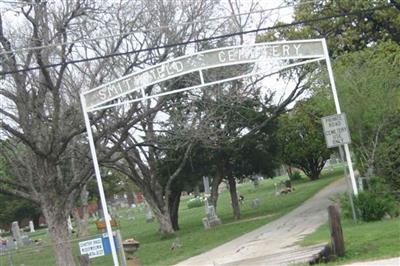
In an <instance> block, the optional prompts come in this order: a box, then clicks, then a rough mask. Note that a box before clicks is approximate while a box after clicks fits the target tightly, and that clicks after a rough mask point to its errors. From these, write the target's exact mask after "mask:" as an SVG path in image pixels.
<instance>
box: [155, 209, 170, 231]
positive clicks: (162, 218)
mask: <svg viewBox="0 0 400 266" xmlns="http://www.w3.org/2000/svg"><path fill="white" fill-rule="evenodd" d="M154 216H156V218H157V220H158V222H159V224H160V233H161V234H162V235H163V236H170V235H174V234H175V230H174V228H173V225H172V221H171V216H170V215H169V212H168V211H167V212H161V211H160V210H156V211H155V212H154Z"/></svg>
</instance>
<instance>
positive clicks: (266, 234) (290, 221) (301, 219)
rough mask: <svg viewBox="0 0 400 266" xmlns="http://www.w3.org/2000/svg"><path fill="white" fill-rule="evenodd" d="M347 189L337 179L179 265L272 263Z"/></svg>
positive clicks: (325, 215)
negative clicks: (268, 220)
mask: <svg viewBox="0 0 400 266" xmlns="http://www.w3.org/2000/svg"><path fill="white" fill-rule="evenodd" d="M345 190H346V184H345V180H344V179H341V180H338V181H336V182H334V183H332V184H330V185H329V186H327V187H326V188H324V189H322V190H321V191H320V192H318V193H317V194H316V195H315V196H314V197H312V198H311V199H309V200H307V201H306V202H305V203H304V204H302V205H301V206H300V207H298V208H297V209H295V210H293V211H292V212H290V213H288V214H286V215H285V216H283V217H281V218H279V219H278V220H275V221H273V222H271V223H268V224H266V225H264V226H262V227H260V228H258V229H256V230H254V231H252V232H250V233H247V234H245V235H243V236H241V237H239V238H236V239H234V240H232V241H230V242H227V243H225V244H223V245H221V246H218V247H216V248H214V249H212V250H210V251H208V252H205V253H203V254H200V255H198V256H195V257H192V258H189V259H187V260H185V261H182V262H180V263H178V264H177V265H179V266H184V265H187V266H189V265H191V266H192V265H195V266H206V265H224V264H229V265H271V264H270V263H268V259H269V258H271V257H273V256H271V255H272V254H278V253H279V254H286V255H287V254H290V253H291V252H297V251H298V250H299V248H300V247H299V246H297V245H295V243H296V242H297V241H299V240H301V239H302V238H304V236H306V235H308V234H310V233H312V232H313V231H314V230H316V229H317V228H318V227H319V226H320V225H321V224H323V223H325V222H326V221H327V219H328V212H327V207H328V206H329V204H331V203H332V202H331V201H330V198H331V197H333V196H334V195H336V194H338V193H342V192H344V191H345ZM275 259H276V256H275V257H274V261H275ZM271 262H272V261H271ZM275 264H277V263H275Z"/></svg>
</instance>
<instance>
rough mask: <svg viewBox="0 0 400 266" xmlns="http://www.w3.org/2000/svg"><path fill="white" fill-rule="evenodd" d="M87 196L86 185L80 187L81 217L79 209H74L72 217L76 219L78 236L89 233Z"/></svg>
mask: <svg viewBox="0 0 400 266" xmlns="http://www.w3.org/2000/svg"><path fill="white" fill-rule="evenodd" d="M88 198H89V192H88V191H87V190H86V186H85V187H84V188H83V189H82V191H81V194H80V200H81V206H82V207H81V209H82V217H81V216H80V215H79V209H78V208H75V209H74V218H75V221H76V227H77V231H78V237H85V236H88V235H89V228H88V223H89V210H88Z"/></svg>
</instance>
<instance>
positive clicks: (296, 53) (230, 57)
mask: <svg viewBox="0 0 400 266" xmlns="http://www.w3.org/2000/svg"><path fill="white" fill-rule="evenodd" d="M288 59H293V60H295V59H301V60H302V61H299V62H295V63H290V64H287V65H284V66H278V67H275V68H272V69H268V71H265V70H260V71H253V72H251V73H246V74H243V75H239V76H235V77H230V78H225V79H221V80H216V81H210V82H206V81H205V79H204V76H203V70H206V69H210V68H217V67H224V66H232V65H239V64H251V63H257V62H262V61H277V60H288ZM322 60H325V61H326V65H327V69H328V74H329V80H330V84H331V89H332V94H333V99H334V102H335V108H336V113H337V114H340V113H341V109H340V104H339V99H338V96H337V92H336V86H335V81H334V78H333V71H332V66H331V61H330V58H329V53H328V48H327V45H326V41H325V39H312V40H297V41H280V42H265V43H257V44H252V45H241V46H229V47H222V48H218V49H212V50H207V51H202V52H199V53H195V54H192V55H187V56H182V57H178V58H175V59H172V60H169V61H166V62H163V63H160V64H158V65H155V66H152V67H149V68H146V69H144V70H142V71H139V72H135V73H132V74H129V75H126V76H124V77H121V78H119V79H116V80H114V81H111V82H109V83H106V84H103V85H101V86H99V87H96V88H93V89H90V90H87V91H85V92H82V93H81V95H80V98H81V104H82V109H83V115H84V119H85V125H86V129H87V134H88V138H89V145H90V151H91V154H92V159H93V164H94V170H95V175H96V179H97V185H98V189H99V194H100V199H101V204H102V208H103V213H104V218H105V222H106V227H107V234H108V237H109V240H110V245H111V252H112V256H113V261H114V265H116V266H117V265H119V262H118V256H117V253H116V248H115V245H114V241H113V236H112V230H111V225H110V220H111V217H110V215H109V213H108V210H107V203H106V199H105V196H104V190H103V183H102V179H101V175H100V168H99V164H98V161H97V155H96V149H95V145H94V141H93V133H92V128H91V125H90V121H89V116H88V113H89V112H94V111H99V110H103V109H107V108H112V107H116V106H119V105H123V104H127V103H133V102H138V101H142V100H146V99H152V98H156V97H160V96H165V95H169V94H174V93H179V92H183V91H188V90H192V89H198V88H204V87H207V86H211V85H215V84H220V83H223V82H227V81H232V80H237V79H241V78H245V77H251V76H255V75H260V74H264V75H266V74H273V73H277V72H279V71H282V70H284V69H287V68H291V67H294V66H299V65H304V64H308V63H312V62H318V61H322ZM195 72H198V73H199V76H200V82H201V83H200V84H199V85H195V86H190V87H186V88H181V89H175V90H171V91H162V90H161V91H158V92H157V91H156V92H155V93H152V94H146V92H145V89H146V87H148V86H150V85H154V84H157V83H160V82H162V81H166V80H169V79H173V78H175V77H179V76H182V75H185V74H189V73H195ZM128 94H130V95H131V98H130V99H128V100H121V101H117V102H115V100H116V99H120V98H121V97H123V96H125V95H128ZM344 149H345V154H346V158H347V166H348V168H349V172H350V179H351V184H352V188H353V192H354V194H355V195H357V194H358V191H357V186H356V182H355V177H354V170H353V166H352V162H351V157H350V150H349V147H348V145H347V144H345V145H344Z"/></svg>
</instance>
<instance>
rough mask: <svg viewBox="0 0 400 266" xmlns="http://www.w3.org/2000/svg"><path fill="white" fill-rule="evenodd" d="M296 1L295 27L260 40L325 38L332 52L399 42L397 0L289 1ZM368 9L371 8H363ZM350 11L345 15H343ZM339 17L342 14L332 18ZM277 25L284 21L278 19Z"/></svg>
mask: <svg viewBox="0 0 400 266" xmlns="http://www.w3.org/2000/svg"><path fill="white" fill-rule="evenodd" d="M286 2H287V3H288V4H295V5H296V7H295V8H294V16H293V18H294V21H296V22H301V21H305V23H299V24H298V25H296V26H294V27H283V28H278V29H277V30H276V31H272V32H270V33H268V34H266V35H264V36H262V37H261V38H260V39H263V40H271V39H311V38H326V39H327V41H328V47H329V50H330V51H331V54H332V55H333V56H334V57H336V56H337V55H340V54H343V53H346V52H351V51H358V50H361V49H364V48H366V47H368V46H370V45H371V44H375V43H380V42H382V41H388V40H392V41H394V42H397V43H399V42H400V12H399V10H400V3H399V2H398V1H397V0H390V1H389V3H388V1H386V0H377V1H365V0H356V1H352V0H340V1H337V0H329V1H314V2H310V1H307V0H287V1H286ZM362 10H369V11H362ZM344 14H347V15H346V16H340V15H344ZM333 16H339V17H336V18H335V17H333ZM278 24H283V23H281V22H278Z"/></svg>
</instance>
